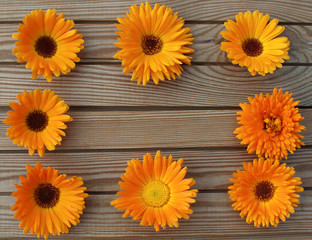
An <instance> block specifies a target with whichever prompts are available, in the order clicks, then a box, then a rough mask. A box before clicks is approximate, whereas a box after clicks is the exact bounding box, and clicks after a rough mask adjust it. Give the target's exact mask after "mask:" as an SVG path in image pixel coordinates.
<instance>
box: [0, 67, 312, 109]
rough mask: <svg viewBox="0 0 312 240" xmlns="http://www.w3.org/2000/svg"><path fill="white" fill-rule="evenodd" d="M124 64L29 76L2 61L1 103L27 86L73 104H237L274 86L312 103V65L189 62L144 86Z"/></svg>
mask: <svg viewBox="0 0 312 240" xmlns="http://www.w3.org/2000/svg"><path fill="white" fill-rule="evenodd" d="M130 79H131V77H130V74H127V75H124V74H123V73H122V67H121V66H114V65H78V66H77V67H76V68H75V69H74V70H73V72H71V73H69V74H67V75H62V76H61V77H59V78H56V79H54V80H53V81H52V83H48V82H47V81H46V80H45V79H43V78H39V79H37V80H32V79H31V71H30V70H29V69H25V68H24V66H12V65H0V106H8V103H9V102H12V101H16V95H17V94H19V93H21V92H23V90H24V89H25V90H28V91H32V90H34V89H36V88H42V89H44V88H49V89H53V90H54V91H55V92H56V93H57V94H59V95H60V96H61V97H62V98H63V99H64V100H65V101H66V103H67V104H68V105H69V106H196V107H199V106H201V107H224V106H226V107H228V106H234V107H238V105H239V103H240V102H246V101H248V96H254V94H259V93H260V92H264V93H267V92H270V93H272V91H273V88H275V87H277V88H280V87H281V88H283V89H284V91H286V90H287V91H290V92H293V97H294V99H296V100H301V102H300V106H312V94H311V89H312V81H311V79H312V68H311V67H309V66H285V67H283V68H282V69H278V70H276V72H275V73H274V74H270V75H266V76H265V77H262V76H257V77H252V76H251V75H250V73H249V72H246V69H244V68H240V67H235V66H194V65H193V66H186V67H185V71H184V72H183V74H182V77H181V78H180V79H176V80H172V81H165V82H161V83H159V84H158V86H155V84H154V83H153V82H152V81H150V82H149V83H148V84H147V85H146V86H145V87H144V86H143V85H141V86H138V85H137V84H136V83H135V82H131V81H130Z"/></svg>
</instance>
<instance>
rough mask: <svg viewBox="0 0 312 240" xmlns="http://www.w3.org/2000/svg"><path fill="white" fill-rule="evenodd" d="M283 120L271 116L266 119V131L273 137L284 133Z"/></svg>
mask: <svg viewBox="0 0 312 240" xmlns="http://www.w3.org/2000/svg"><path fill="white" fill-rule="evenodd" d="M282 127H283V124H282V120H281V118H279V117H276V116H273V115H272V116H270V117H267V118H266V119H264V129H265V131H266V132H267V133H269V134H270V135H272V136H275V135H276V134H279V133H280V132H281V131H282Z"/></svg>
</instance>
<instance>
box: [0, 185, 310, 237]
mask: <svg viewBox="0 0 312 240" xmlns="http://www.w3.org/2000/svg"><path fill="white" fill-rule="evenodd" d="M115 198H116V196H115V195H99V196H94V195H93V196H89V198H87V200H86V209H85V211H84V212H85V213H84V214H83V215H82V217H81V222H80V223H79V224H78V225H77V226H76V227H72V228H71V229H70V233H69V234H63V235H61V238H62V239H67V238H74V237H80V238H85V239H90V238H92V237H93V238H96V237H97V238H100V237H101V238H108V237H111V238H112V237H125V238H128V237H143V236H144V237H146V238H148V239H149V237H153V238H157V237H166V236H167V237H169V236H170V239H180V237H186V236H188V237H189V238H192V239H193V237H194V238H195V237H201V239H207V238H208V237H210V238H214V237H222V238H225V237H233V238H235V239H242V238H244V237H250V236H253V237H254V238H257V239H258V237H260V238H261V237H264V236H267V235H270V236H271V237H272V236H275V237H276V238H278V237H281V236H283V235H286V234H287V235H288V236H289V235H293V236H296V237H295V238H294V239H298V237H299V236H300V234H302V235H303V236H305V237H306V239H309V237H307V236H310V237H311V236H312V228H311V224H312V191H305V192H303V193H301V197H300V202H301V203H300V205H299V207H298V208H296V212H295V213H293V214H291V217H290V218H289V219H287V220H286V222H285V223H283V222H281V223H280V224H279V226H278V227H277V228H274V227H270V228H255V227H254V226H253V225H249V224H247V223H246V222H245V221H244V219H241V218H240V216H239V213H238V212H234V211H233V210H232V207H231V202H230V200H229V197H228V195H227V193H199V194H198V197H197V198H196V200H197V202H196V203H195V204H193V205H192V209H193V210H194V214H192V215H191V217H190V219H188V220H180V221H179V222H180V227H179V228H177V229H176V228H168V229H166V230H161V231H159V232H155V231H154V230H153V227H142V226H140V225H139V221H138V220H136V221H133V220H131V219H130V218H126V219H123V218H122V213H121V212H119V211H118V210H117V209H115V208H114V207H112V206H110V201H111V200H113V199H115ZM14 201H15V198H13V197H7V196H0V221H1V223H2V224H1V225H0V236H1V237H2V238H5V239H7V238H8V237H25V238H31V237H32V238H33V237H34V236H31V235H30V234H27V235H23V231H22V230H21V229H19V228H18V221H17V220H15V219H13V217H12V215H13V213H12V212H11V210H10V206H12V205H13V204H14ZM49 239H50V238H49ZM51 239H54V238H53V237H52V238H51ZM55 239H59V238H55Z"/></svg>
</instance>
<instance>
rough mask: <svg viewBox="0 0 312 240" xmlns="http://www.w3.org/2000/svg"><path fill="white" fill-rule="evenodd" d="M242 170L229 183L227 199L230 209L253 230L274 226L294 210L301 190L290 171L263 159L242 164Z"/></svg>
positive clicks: (298, 179) (284, 166) (299, 180)
mask: <svg viewBox="0 0 312 240" xmlns="http://www.w3.org/2000/svg"><path fill="white" fill-rule="evenodd" d="M243 166H244V170H243V171H240V170H237V171H236V172H235V173H234V174H233V177H234V178H231V179H230V181H231V182H232V183H233V185H231V186H229V192H228V193H229V195H230V199H231V200H232V201H233V202H234V203H233V204H232V207H233V208H234V210H236V211H240V216H241V217H242V218H244V217H245V216H246V222H247V223H249V224H250V223H252V222H253V223H254V226H255V227H260V226H261V225H262V226H263V227H264V226H266V227H269V226H270V225H273V226H275V227H276V226H277V225H278V224H279V220H280V219H281V220H282V221H285V220H286V217H289V216H290V213H294V212H295V209H294V207H297V206H298V204H299V197H300V195H299V194H298V192H302V191H303V188H302V187H300V186H298V185H300V184H302V182H301V178H299V177H294V174H295V173H296V172H295V170H294V168H292V167H287V166H286V164H285V163H284V164H282V165H280V162H279V161H273V160H272V159H267V160H264V158H259V160H257V159H255V160H254V161H253V163H251V162H249V163H246V162H244V163H243Z"/></svg>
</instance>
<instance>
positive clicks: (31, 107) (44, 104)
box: [3, 89, 73, 157]
mask: <svg viewBox="0 0 312 240" xmlns="http://www.w3.org/2000/svg"><path fill="white" fill-rule="evenodd" d="M16 97H17V100H18V101H19V103H16V102H11V103H10V107H11V108H12V109H13V111H8V114H9V116H8V117H7V118H6V119H4V120H3V122H4V123H5V124H6V125H9V126H11V127H9V128H8V130H7V133H6V135H7V136H9V139H10V140H14V141H13V143H16V144H18V146H19V147H20V146H24V147H25V148H28V152H29V154H30V155H33V154H34V152H35V150H37V151H38V154H39V155H40V156H41V157H42V156H44V152H45V147H46V148H47V149H48V150H49V151H52V150H54V149H55V145H57V144H58V145H60V144H61V141H62V136H65V133H64V131H63V130H62V129H66V128H67V126H66V124H65V123H66V122H70V121H72V120H73V119H72V118H71V117H70V116H69V115H66V114H64V113H66V112H67V111H68V109H69V107H68V105H67V104H65V102H64V100H62V99H61V98H60V97H59V96H58V95H56V94H55V93H54V92H53V91H51V90H46V89H45V90H44V91H43V92H42V91H41V90H40V89H36V90H35V91H32V92H29V93H28V92H27V91H26V90H24V92H23V94H18V95H17V96H16Z"/></svg>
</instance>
